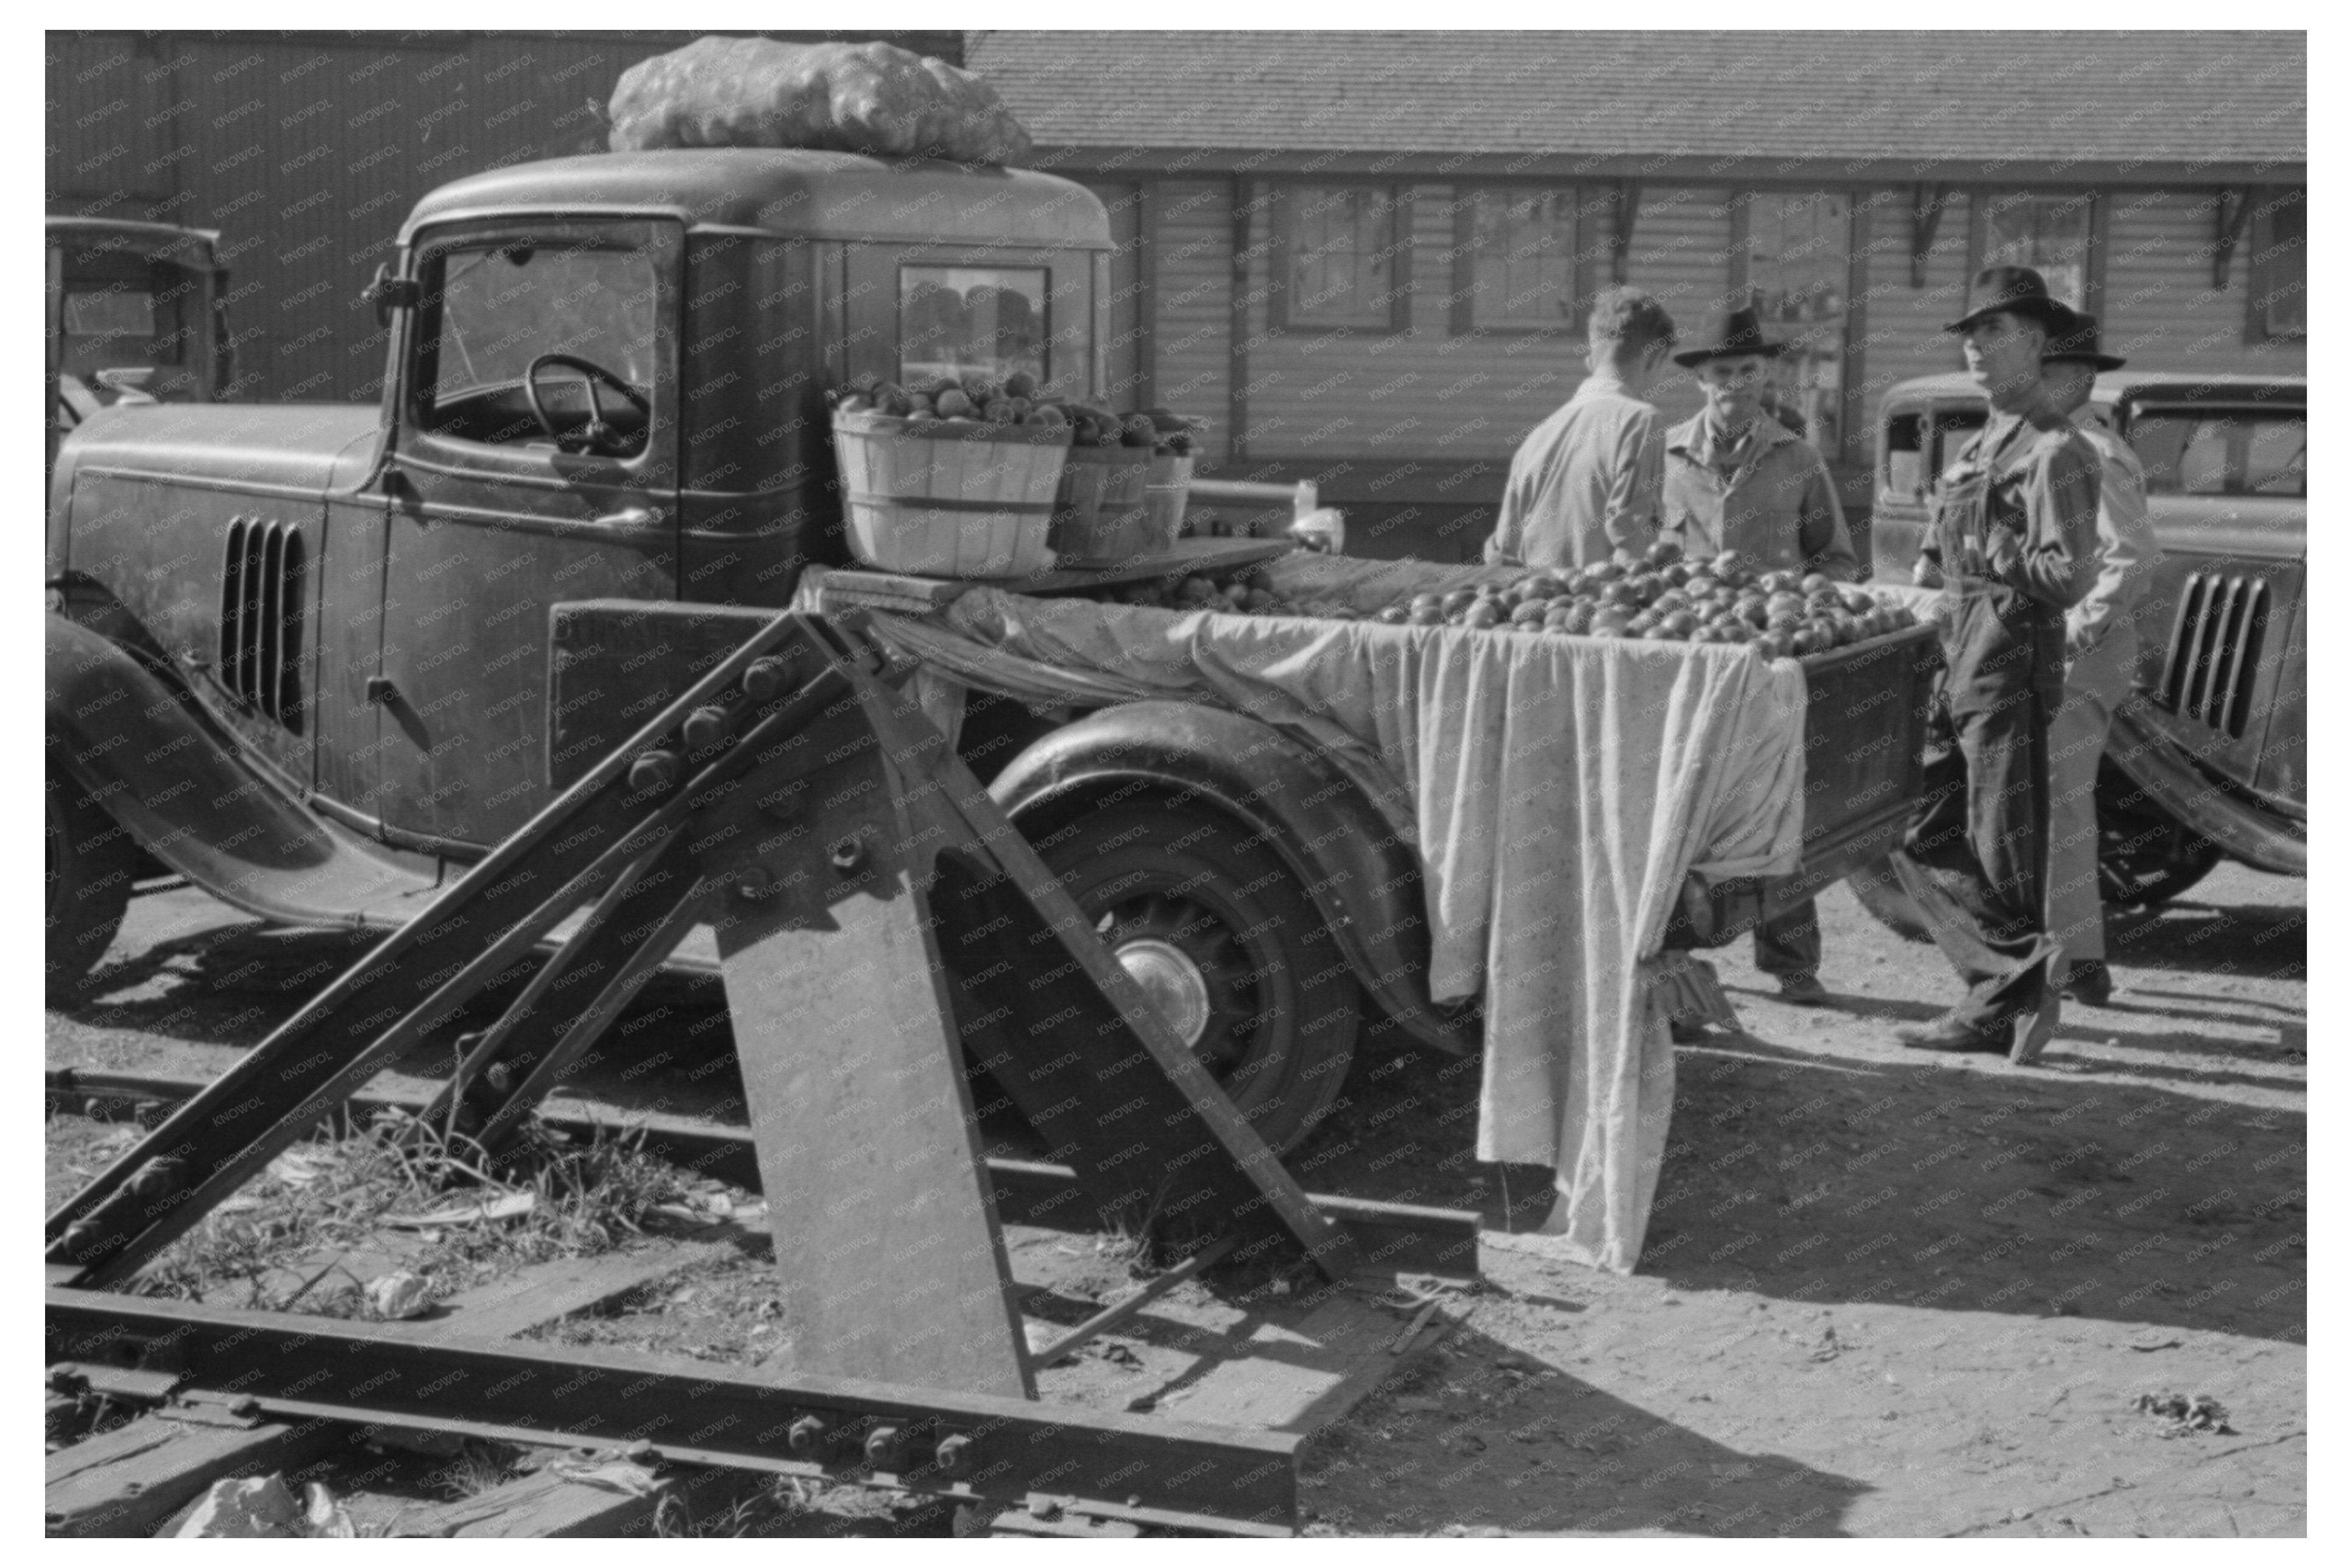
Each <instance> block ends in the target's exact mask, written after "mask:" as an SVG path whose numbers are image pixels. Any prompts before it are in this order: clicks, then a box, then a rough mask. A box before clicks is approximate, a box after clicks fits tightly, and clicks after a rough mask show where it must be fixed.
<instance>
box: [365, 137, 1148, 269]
mask: <svg viewBox="0 0 2352 1568" xmlns="http://www.w3.org/2000/svg"><path fill="white" fill-rule="evenodd" d="M588 214H607V215H613V216H619V215H621V214H631V215H636V216H645V215H647V214H662V215H667V216H675V217H677V219H678V221H680V222H681V223H684V224H685V225H686V226H688V228H690V229H697V230H702V231H706V232H709V231H719V232H731V233H743V232H747V231H749V232H756V233H761V234H769V235H774V236H777V237H782V238H793V239H856V240H874V241H884V242H900V243H906V242H913V243H931V244H940V245H1007V246H1018V247H1023V248H1028V249H1034V248H1039V247H1045V248H1052V249H1065V248H1066V249H1084V250H1108V249H1109V248H1110V247H1111V237H1110V222H1109V219H1108V216H1106V215H1105V214H1104V211H1103V206H1102V203H1101V202H1100V201H1099V200H1098V199H1097V197H1096V196H1095V195H1094V194H1093V193H1092V192H1090V191H1088V190H1087V188H1086V187H1085V186H1083V185H1080V184H1076V183H1075V182H1073V181H1069V180H1065V179H1061V178H1059V177H1058V176H1055V175H1053V174H1037V173H1035V172H1034V171H1032V170H1026V169H998V168H982V167H976V166H972V165H969V164H962V163H939V162H935V161H931V160H928V159H904V160H895V161H894V160H888V159H882V158H869V157H866V156H863V155H861V154H858V153H817V152H809V151H804V150H801V149H795V148H772V147H694V148H682V149H677V150H674V151H665V152H654V153H590V154H588V155H585V156H583V157H576V158H553V159H549V160H546V161H544V162H541V163H514V164H509V166H507V167H505V168H502V169H492V170H489V171H488V172H487V173H484V174H474V175H471V176H468V177H467V178H466V179H462V180H457V181H454V182H452V183H451V184H446V185H444V186H442V187H441V188H440V189H439V190H436V191H435V192H433V193H432V194H430V195H427V196H425V199H424V200H422V201H420V202H418V203H417V204H416V207H415V211H414V212H412V213H410V214H409V216H408V222H407V223H406V225H405V226H403V227H402V229H401V233H400V238H401V243H402V244H403V245H406V244H409V243H411V242H412V241H413V240H414V239H415V237H416V235H417V233H418V232H419V231H420V230H422V229H424V228H425V227H427V226H431V225H435V224H442V223H449V222H455V221H460V220H464V219H467V218H479V217H493V216H496V217H512V216H542V215H543V216H562V217H575V216H583V215H588Z"/></svg>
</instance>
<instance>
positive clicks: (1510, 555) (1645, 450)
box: [1486, 289, 1675, 567]
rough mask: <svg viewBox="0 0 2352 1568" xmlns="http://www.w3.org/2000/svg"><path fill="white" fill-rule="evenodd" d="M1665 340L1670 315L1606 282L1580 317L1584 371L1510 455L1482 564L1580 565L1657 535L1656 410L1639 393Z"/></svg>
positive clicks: (1671, 337) (1659, 363) (1668, 342)
mask: <svg viewBox="0 0 2352 1568" xmlns="http://www.w3.org/2000/svg"><path fill="white" fill-rule="evenodd" d="M1674 345H1675V322H1674V318H1673V317H1671V316H1669V315H1667V314H1666V309H1665V307H1664V306H1663V305H1661V304H1659V303H1658V301H1657V300H1654V299H1652V298H1651V297H1650V296H1649V295H1647V294H1644V293H1643V292H1642V291H1641V290H1640V289H1609V290H1607V291H1606V292H1604V293H1603V294H1602V295H1601V298H1600V299H1599V300H1596V301H1594V303H1593V306H1592V314H1591V318H1590V319H1589V320H1588V321H1586V323H1585V351H1584V363H1585V367H1586V369H1587V370H1588V371H1589V372H1591V374H1588V375H1587V376H1586V377H1585V378H1584V383H1583V384H1582V385H1580V386H1579V387H1578V388H1577V389H1576V395H1574V396H1573V397H1570V399H1569V400H1568V401H1567V402H1566V403H1564V404H1562V405H1560V406H1559V409H1558V410H1557V411H1556V412H1555V413H1554V414H1553V415H1552V416H1551V417H1550V418H1549V419H1547V420H1545V421H1544V422H1543V423H1542V424H1540V425H1538V426H1536V427H1535V429H1533V430H1532V431H1530V432H1528V438H1527V439H1526V440H1524V441H1522V442H1520V443H1519V449H1518V451H1517V453H1516V454H1515V455H1514V456H1513V457H1512V458H1511V474H1510V478H1509V479H1508V480H1507V481H1506V483H1505V484H1504V487H1503V507H1502V512H1501V515H1500V516H1499V517H1498V518H1496V522H1495V532H1494V535H1493V536H1492V537H1491V538H1489V539H1488V540H1487V541H1486V563H1487V564H1489V565H1513V566H1551V567H1560V566H1589V565H1591V564H1592V563H1594V562H1596V561H1606V560H1608V559H1609V558H1610V555H1611V553H1612V552H1614V551H1618V550H1627V551H1632V552H1635V553H1639V552H1642V551H1643V550H1646V549H1648V548H1649V547H1650V545H1651V543H1652V542H1654V540H1655V539H1656V538H1657V531H1658V486H1659V471H1660V468H1661V466H1662V459H1663V458H1664V451H1663V448H1662V447H1660V445H1659V440H1658V411H1657V408H1656V407H1655V406H1654V405H1652V404H1651V403H1649V402H1647V401H1646V400H1645V399H1644V398H1643V393H1645V392H1647V391H1648V390H1649V388H1650V385H1651V384H1652V383H1653V382H1654V381H1655V380H1656V379H1657V377H1658V374H1659V373H1660V371H1661V370H1662V369H1663V368H1664V364H1665V360H1666V353H1667V351H1668V350H1670V349H1672V348H1673V347H1674Z"/></svg>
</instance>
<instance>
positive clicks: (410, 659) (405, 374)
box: [372, 220, 683, 845]
mask: <svg viewBox="0 0 2352 1568" xmlns="http://www.w3.org/2000/svg"><path fill="white" fill-rule="evenodd" d="M682 254H683V245H682V235H681V233H680V230H679V226H678V225H677V224H676V223H673V222H664V221H636V220H610V221H598V222H589V223H583V222H564V223H553V222H541V223H529V222H517V221H514V220H508V221H505V222H502V223H499V224H497V225H496V226H490V225H487V224H484V225H467V226H450V227H444V228H440V229H436V230H433V231H429V232H428V233H427V234H426V235H425V236H424V237H421V238H420V239H419V240H418V241H417V242H416V244H415V250H414V255H413V261H412V272H413V276H414V277H415V279H416V282H417V284H418V288H419V292H418V304H417V307H416V308H415V310H410V311H408V312H406V317H407V322H408V333H409V336H408V340H407V344H406V349H405V353H404V362H403V364H402V369H401V386H400V388H399V391H398V393H397V405H398V415H397V428H396V430H395V431H394V447H393V451H392V455H391V460H390V463H389V465H388V468H387V473H386V479H385V484H386V486H387V488H388V490H389V501H390V508H389V520H388V526H387V529H386V544H385V565H384V587H383V605H384V610H383V643H382V647H383V656H382V660H381V668H380V674H379V677H378V679H377V680H376V681H375V682H374V683H373V688H372V690H373V695H374V696H375V698H376V700H377V701H378V702H379V703H380V704H381V705H382V728H381V731H380V739H379V746H378V750H377V753H376V755H377V758H378V766H379V768H380V770H381V773H380V777H379V779H378V787H377V788H376V789H375V790H374V791H373V795H374V799H375V800H376V802H377V803H378V805H379V808H380V809H381V811H382V813H383V825H384V826H386V827H387V828H391V829H394V830H395V832H396V833H397V834H400V835H406V836H412V837H418V838H423V839H428V840H441V841H447V842H454V843H455V844H457V845H487V844H491V843H495V842H496V841H497V840H499V838H502V837H506V836H507V835H508V834H509V833H511V832H512V831H513V830H514V829H515V828H517V827H519V826H521V825H522V824H523V823H524V822H525V821H527V820H529V818H530V816H531V815H532V814H533V813H534V812H536V811H537V810H538V809H539V807H540V806H541V805H542V804H543V803H544V801H545V799H546V783H545V781H546V776H547V775H546V768H547V754H546V750H547V748H546V740H545V737H546V735H547V733H548V731H549V715H548V712H547V690H548V606H549V605H551V604H553V603H556V602H558V601H562V600H572V599H593V598H638V599H667V598H671V597H674V596H675V595H676V593H677V500H678V496H677V450H678V441H677V416H678V407H679V400H678V391H677V365H678V332H677V322H678V321H679V314H680V304H679V300H680V298H681V279H680V267H681V256H682ZM614 700H616V701H618V700H621V699H620V694H618V693H615V694H614Z"/></svg>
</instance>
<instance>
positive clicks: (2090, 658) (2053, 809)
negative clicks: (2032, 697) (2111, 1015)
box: [2042, 311, 2164, 1007]
mask: <svg viewBox="0 0 2352 1568" xmlns="http://www.w3.org/2000/svg"><path fill="white" fill-rule="evenodd" d="M2123 367H2124V362H2123V360H2122V359H2121V358H2119V357H2118V356H2116V355H2115V354H2111V353H2103V352H2101V350H2100V348H2099V322H2098V319H2097V318H2096V317H2095V316H2086V315H2084V314H2082V313H2080V312H2079V311H2078V312H2076V313H2075V314H2074V319H2073V321H2071V322H2070V323H2069V324H2068V325H2067V326H2066V327H2065V328H2063V330H2062V331H2061V332H2060V335H2059V338H2058V341H2057V342H2054V343H2053V344H2052V345H2051V347H2050V351H2049V352H2048V353H2045V354H2043V355H2042V386H2043V388H2044V390H2046V391H2047V392H2048V393H2049V395H2050V402H2051V405H2052V406H2053V407H2054V408H2056V409H2057V411H2058V412H2059V413H2061V414H2063V415H2065V416H2067V417H2068V418H2070V419H2072V420H2073V421H2074V427H2075V428H2076V429H2077V430H2079V431H2081V432H2082V435H2083V438H2084V440H2086V441H2088V442H2090V444H2091V449H2092V450H2093V451H2095V452H2096V453H2097V454H2098V456H2099V545H2098V577H2097V580H2096V581H2095V582H2094V583H2093V584H2091V591H2090V592H2089V593H2088V594H2085V595H2084V596H2083V599H2082V602H2081V603H2079V604H2077V605H2075V606H2074V608H2073V609H2071V610H2068V611H2067V612H2066V694H2065V700H2063V702H2062V703H2060V705H2059V708H2058V712H2057V716H2056V717H2055V718H2054V719H2053V720H2052V721H2051V724H2050V819H2051V820H2050V888H2049V905H2050V917H2049V918H2050V934H2051V935H2052V936H2053V937H2054V938H2055V939H2056V940H2057V941H2058V942H2060V943H2061V944H2063V962H2064V964H2065V968H2064V969H2063V973H2064V975H2065V989H2066V993H2067V994H2069V995H2071V996H2073V997H2074V999H2075V1000H2076V1001H2078V1002H2084V1003H2087V1004H2089V1005H2092V1006H2094V1007H2103V1006H2105V1005H2106V1001H2107V994H2108V992H2109V991H2110V990H2111V989H2112V988H2113V982H2112V981H2111V980H2110V978H2109V976H2108V974H2107V939H2106V926H2105V917H2104V915H2103V913H2102V910H2101V908H2100V902H2101V900H2100V898H2099V814H2098V808H2097V806H2096V805H2095V804H2094V797H2095V792H2096V789H2097V786H2098V779H2099V757H2100V754H2101V753H2102V752H2105V750H2106V749H2107V725H2108V722H2109V721H2111V720H2112V719H2113V718H2114V717H2115V711H2116V706H2117V705H2118V704H2119V703H2121V702H2122V701H2123V700H2124V699H2125V698H2126V697H2128V696H2130V695H2131V689H2132V673H2133V671H2134V669H2135V668H2137V665H2138V663H2139V631H2138V627H2137V625H2136V617H2137V614H2138V611H2139V606H2140V603H2141V601H2142V600H2144V599H2146V598H2147V590H2148V584H2149V580H2150V574H2152V573H2153V572H2154V571H2155V570H2156V567H2157V564H2158V563H2159V562H2160V561H2162V560H2163V559H2164V552H2162V551H2161V550H2159V549H2158V548H2157V543H2156V530H2155V528H2154V527H2153V526H2152V525H2151V524H2150V523H2149V521H2148V518H2147V476H2146V475H2145V474H2143V473H2142V472H2141V471H2140V466H2139V458H2137V456H2136V455H2135V454H2134V453H2133V451H2132V449H2131V447H2129V446H2127V445H2126V443H2125V441H2124V439H2123V437H2120V436H2117V435H2116V433H2115V432H2114V431H2112V430H2110V429H2108V428H2107V427H2106V426H2105V425H2104V424H2103V423H2101V422H2100V420H2099V418H2098V417H2097V416H2096V415H2095V414H2094V413H2093V412H2092V410H2091V407H2090V401H2091V386H2092V383H2093V381H2094V379H2095V377H2096V376H2097V375H2098V373H2099V372H2101V371H2103V370H2121V369H2123Z"/></svg>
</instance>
